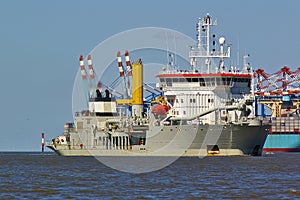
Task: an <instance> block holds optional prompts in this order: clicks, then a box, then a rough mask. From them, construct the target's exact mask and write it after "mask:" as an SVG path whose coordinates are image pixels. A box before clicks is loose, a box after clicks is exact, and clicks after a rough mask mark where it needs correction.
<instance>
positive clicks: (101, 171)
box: [0, 153, 300, 199]
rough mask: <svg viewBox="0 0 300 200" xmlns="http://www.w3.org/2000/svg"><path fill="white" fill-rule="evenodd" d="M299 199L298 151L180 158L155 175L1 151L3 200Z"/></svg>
mask: <svg viewBox="0 0 300 200" xmlns="http://www.w3.org/2000/svg"><path fill="white" fill-rule="evenodd" d="M41 198H44V199H68V198H75V199H100V198H101V199H159V198H160V199H164V198H168V199H234V198H242V199H300V153H278V154H273V155H264V156H262V157H206V158H204V159H199V158H180V159H179V160H177V161H176V162H175V163H173V164H172V165H170V166H168V167H166V168H164V169H161V170H158V171H154V172H151V173H145V174H130V173H125V172H120V171H116V170H113V169H111V168H109V167H106V166H105V165H102V164H101V163H99V161H98V160H96V159H94V158H93V157H60V156H57V155H55V154H46V155H43V156H42V155H40V154H39V153H0V199H41Z"/></svg>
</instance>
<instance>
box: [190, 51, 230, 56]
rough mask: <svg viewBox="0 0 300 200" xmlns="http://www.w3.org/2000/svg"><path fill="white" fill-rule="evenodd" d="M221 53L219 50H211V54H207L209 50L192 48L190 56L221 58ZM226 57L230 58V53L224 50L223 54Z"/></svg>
mask: <svg viewBox="0 0 300 200" xmlns="http://www.w3.org/2000/svg"><path fill="white" fill-rule="evenodd" d="M220 56H221V53H220V52H219V51H211V52H210V53H209V55H207V51H202V50H190V52H189V57H199V58H206V57H210V58H220ZM222 56H223V57H224V58H229V57H230V54H229V53H228V52H224V53H223V55H222Z"/></svg>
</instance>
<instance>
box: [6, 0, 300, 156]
mask: <svg viewBox="0 0 300 200" xmlns="http://www.w3.org/2000/svg"><path fill="white" fill-rule="evenodd" d="M299 7H300V2H299V1H296V0H295V1H292V0H288V1H278V0H277V1H276V0H275V1H271V0H270V1H267V0H265V1H262V0H252V1H240V0H228V1H222V0H218V1H217V0H213V1H207V0H206V1H202V0H195V1H191V0H186V1H179V0H172V1H171V0H164V1H161V0H151V1H137V0H136V1H131V0H127V1H121V0H119V1H116V0H110V1H96V0H92V1H87V0H85V1H84V0H51V1H40V0H27V1H21V0H19V1H17V0H6V1H5V0H4V1H1V6H0V24H1V27H0V36H1V37H0V60H1V78H0V83H1V84H0V91H1V104H0V106H1V107H0V108H1V111H2V113H1V115H0V122H1V129H0V151H39V150H40V149H41V148H40V143H41V142H40V141H41V139H40V137H41V133H42V132H45V134H46V139H48V140H49V139H51V138H52V137H55V136H57V135H60V134H61V133H62V131H63V125H64V123H65V122H67V121H72V119H73V118H72V89H73V82H74V79H75V76H76V73H77V71H78V69H79V64H78V57H79V55H80V54H85V55H86V54H88V52H90V51H91V50H92V49H93V48H94V47H95V46H96V45H97V44H99V43H100V42H101V41H103V40H105V39H107V38H108V37H110V36H112V35H114V34H117V33H119V32H122V31H125V30H128V29H132V28H138V27H148V26H151V27H164V28H170V29H174V30H177V31H179V32H182V33H184V34H186V35H188V36H190V37H192V38H195V35H196V31H195V30H196V29H195V23H196V21H197V19H198V17H203V16H204V15H205V14H206V13H208V12H209V13H210V14H211V15H212V16H214V17H216V18H217V19H218V24H219V26H218V29H219V30H222V31H223V34H224V35H225V36H226V38H227V41H230V43H231V44H232V50H233V52H232V53H233V54H236V50H237V49H236V48H237V41H238V40H239V48H240V51H241V54H242V53H243V52H244V51H245V50H246V51H247V53H249V54H250V55H251V59H250V62H251V65H252V66H253V67H255V68H263V69H265V71H267V72H275V71H278V70H279V69H280V67H282V66H284V65H287V66H288V67H290V68H292V69H293V70H295V69H296V68H297V67H298V66H299V64H300V62H299V60H298V59H299V58H298V56H299V52H300V38H299V35H300V26H299V20H300V12H299Z"/></svg>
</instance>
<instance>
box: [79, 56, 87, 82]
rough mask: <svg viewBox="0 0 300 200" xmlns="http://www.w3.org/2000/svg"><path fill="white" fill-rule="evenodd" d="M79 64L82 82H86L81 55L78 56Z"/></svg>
mask: <svg viewBox="0 0 300 200" xmlns="http://www.w3.org/2000/svg"><path fill="white" fill-rule="evenodd" d="M79 63H80V71H81V76H82V80H86V72H85V68H84V61H83V56H82V55H80V57H79Z"/></svg>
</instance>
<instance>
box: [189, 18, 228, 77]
mask: <svg viewBox="0 0 300 200" xmlns="http://www.w3.org/2000/svg"><path fill="white" fill-rule="evenodd" d="M216 25H217V21H216V20H215V21H213V20H212V19H211V17H210V16H209V14H207V15H206V16H204V18H203V19H201V18H199V20H198V23H197V32H198V34H197V40H198V43H197V46H191V48H190V53H189V57H190V62H191V63H190V64H191V66H192V69H193V70H194V71H196V66H197V59H205V65H206V69H207V73H210V72H211V66H212V63H211V60H212V59H213V58H219V59H220V61H219V66H218V72H224V71H225V65H224V58H230V45H227V51H224V45H225V38H224V37H220V38H219V48H220V50H219V51H217V50H216V42H215V39H216V35H215V34H213V35H211V26H216ZM211 39H212V44H211V41H210V40H211Z"/></svg>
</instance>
